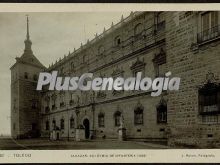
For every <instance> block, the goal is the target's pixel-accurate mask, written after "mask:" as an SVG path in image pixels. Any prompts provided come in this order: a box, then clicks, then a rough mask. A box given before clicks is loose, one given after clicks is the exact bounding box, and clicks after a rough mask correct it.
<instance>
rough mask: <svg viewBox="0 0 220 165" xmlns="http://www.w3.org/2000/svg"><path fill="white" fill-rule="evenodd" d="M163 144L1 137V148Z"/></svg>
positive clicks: (150, 146) (152, 146)
mask: <svg viewBox="0 0 220 165" xmlns="http://www.w3.org/2000/svg"><path fill="white" fill-rule="evenodd" d="M168 148H169V147H168V146H166V145H162V144H156V143H150V142H140V141H118V140H109V139H108V140H87V141H73V140H70V141H68V140H59V141H50V140H49V139H43V138H39V139H22V140H14V139H12V138H0V149H1V150H30V149H31V150H46V149H47V150H74V149H77V150H78V149H80V150H83V149H168Z"/></svg>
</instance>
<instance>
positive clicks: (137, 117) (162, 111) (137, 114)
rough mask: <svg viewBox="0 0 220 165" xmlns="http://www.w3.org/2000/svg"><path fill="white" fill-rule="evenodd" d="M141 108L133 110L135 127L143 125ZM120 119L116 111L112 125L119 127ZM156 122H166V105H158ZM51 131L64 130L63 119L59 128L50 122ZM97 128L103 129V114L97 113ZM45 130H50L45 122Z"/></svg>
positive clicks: (73, 126)
mask: <svg viewBox="0 0 220 165" xmlns="http://www.w3.org/2000/svg"><path fill="white" fill-rule="evenodd" d="M143 111H144V110H143V108H142V107H138V108H136V109H135V110H134V124H135V125H143V124H144V120H143V118H144V115H143ZM121 118H122V113H121V112H120V111H116V112H115V113H114V125H115V126H117V127H118V126H120V125H121V122H122V121H121V120H122V119H121ZM74 122H75V121H74V118H73V117H71V118H70V121H69V123H70V129H73V128H75V123H74ZM157 122H158V123H166V122H167V107H166V105H160V106H158V107H157ZM52 125H53V129H61V130H63V129H65V128H64V125H65V124H64V119H63V118H62V119H60V128H59V127H57V125H56V120H53V121H52ZM98 126H99V127H105V115H104V113H99V115H98ZM46 130H50V123H49V121H46Z"/></svg>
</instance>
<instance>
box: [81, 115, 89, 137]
mask: <svg viewBox="0 0 220 165" xmlns="http://www.w3.org/2000/svg"><path fill="white" fill-rule="evenodd" d="M83 125H84V127H85V138H86V139H88V138H89V134H90V130H89V120H88V119H85V120H84V121H83Z"/></svg>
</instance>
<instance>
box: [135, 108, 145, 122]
mask: <svg viewBox="0 0 220 165" xmlns="http://www.w3.org/2000/svg"><path fill="white" fill-rule="evenodd" d="M143 123H144V122H143V108H142V107H137V108H136V109H135V110H134V124H135V125H143Z"/></svg>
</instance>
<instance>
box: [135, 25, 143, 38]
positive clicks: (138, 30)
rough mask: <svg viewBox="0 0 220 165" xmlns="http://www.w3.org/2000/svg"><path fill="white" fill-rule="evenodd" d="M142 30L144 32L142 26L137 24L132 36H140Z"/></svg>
mask: <svg viewBox="0 0 220 165" xmlns="http://www.w3.org/2000/svg"><path fill="white" fill-rule="evenodd" d="M143 30H144V26H143V25H142V24H141V23H139V24H137V25H136V26H135V28H134V35H139V34H141V33H142V31H143Z"/></svg>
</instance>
